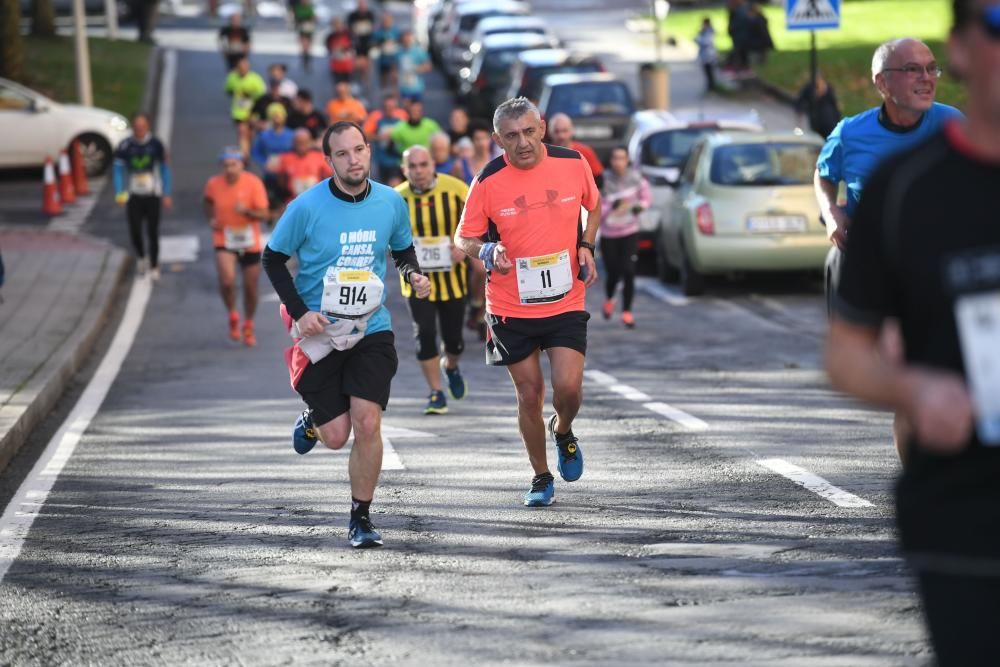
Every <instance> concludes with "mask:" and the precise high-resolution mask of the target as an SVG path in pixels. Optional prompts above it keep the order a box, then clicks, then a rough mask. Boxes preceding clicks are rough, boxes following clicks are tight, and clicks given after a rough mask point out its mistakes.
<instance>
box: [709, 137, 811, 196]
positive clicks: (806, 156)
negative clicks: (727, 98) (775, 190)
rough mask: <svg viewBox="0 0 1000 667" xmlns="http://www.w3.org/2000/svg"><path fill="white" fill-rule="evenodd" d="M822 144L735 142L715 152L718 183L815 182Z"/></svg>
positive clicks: (714, 171) (713, 174)
mask: <svg viewBox="0 0 1000 667" xmlns="http://www.w3.org/2000/svg"><path fill="white" fill-rule="evenodd" d="M818 157H819V146H814V145H811V144H802V143H791V142H789V143H767V144H732V145H729V146H720V147H718V148H716V149H715V152H714V153H713V154H712V168H711V171H710V176H709V177H710V178H711V181H712V183H715V184H716V185H736V186H742V185H749V186H753V185H806V184H808V183H812V180H813V171H814V170H815V168H816V159H817V158H818Z"/></svg>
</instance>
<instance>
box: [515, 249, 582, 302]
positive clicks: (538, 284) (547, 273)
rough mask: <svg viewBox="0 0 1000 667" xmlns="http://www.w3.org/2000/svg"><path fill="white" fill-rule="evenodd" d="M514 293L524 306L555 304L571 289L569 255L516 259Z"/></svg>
mask: <svg viewBox="0 0 1000 667" xmlns="http://www.w3.org/2000/svg"><path fill="white" fill-rule="evenodd" d="M515 267H516V268H517V293H518V296H519V297H520V298H521V303H522V304H525V305H531V304H538V303H551V302H553V301H559V300H560V299H562V298H563V297H564V296H566V294H567V293H568V292H569V291H570V290H571V289H572V288H573V269H572V265H571V264H570V258H569V251H568V250H563V251H561V252H557V253H553V254H551V255H541V256H539V257H523V258H518V259H517V260H516V262H515Z"/></svg>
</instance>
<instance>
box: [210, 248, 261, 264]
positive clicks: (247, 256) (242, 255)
mask: <svg viewBox="0 0 1000 667" xmlns="http://www.w3.org/2000/svg"><path fill="white" fill-rule="evenodd" d="M215 252H229V253H232V254H234V255H236V263H237V264H239V265H240V266H241V267H243V268H244V269H245V268H247V267H248V266H256V265H257V264H260V256H261V253H259V252H243V251H241V250H230V249H229V248H219V247H217V248H216V249H215Z"/></svg>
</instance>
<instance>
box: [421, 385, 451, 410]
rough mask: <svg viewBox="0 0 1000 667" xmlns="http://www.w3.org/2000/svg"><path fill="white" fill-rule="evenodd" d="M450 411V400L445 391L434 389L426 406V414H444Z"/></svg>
mask: <svg viewBox="0 0 1000 667" xmlns="http://www.w3.org/2000/svg"><path fill="white" fill-rule="evenodd" d="M446 412H448V401H446V400H445V398H444V392H443V391H440V390H438V391H432V392H431V395H430V396H429V397H428V398H427V407H426V408H424V414H425V415H443V414H445V413H446Z"/></svg>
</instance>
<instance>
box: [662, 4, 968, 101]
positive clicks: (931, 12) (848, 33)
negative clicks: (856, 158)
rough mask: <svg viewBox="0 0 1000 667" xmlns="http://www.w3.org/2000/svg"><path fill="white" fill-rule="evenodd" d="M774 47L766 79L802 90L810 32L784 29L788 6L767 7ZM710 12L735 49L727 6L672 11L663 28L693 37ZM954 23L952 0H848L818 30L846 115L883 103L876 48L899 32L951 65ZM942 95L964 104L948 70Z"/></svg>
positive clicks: (822, 59) (822, 56)
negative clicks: (874, 73) (875, 76)
mask: <svg viewBox="0 0 1000 667" xmlns="http://www.w3.org/2000/svg"><path fill="white" fill-rule="evenodd" d="M764 13H765V15H766V16H767V20H768V26H769V28H770V30H771V36H772V38H773V39H774V44H775V51H773V52H771V53H770V54H769V56H768V62H767V64H765V65H762V66H760V67H758V69H757V73H758V75H759V76H760V78H761V79H763V80H765V81H768V82H770V83H772V84H774V85H776V86H777V87H779V88H781V89H783V90H786V91H788V92H789V93H793V94H795V93H797V92H798V90H799V89H800V88H801V87H802V85H803V84H804V83H805V82H806V81H807V80H808V78H809V32H808V31H788V30H786V29H785V11H784V7H783V6H768V7H765V9H764ZM706 16H707V17H708V18H710V19H711V20H712V25H713V26H714V27H715V31H716V46H717V48H718V49H719V52H720V53H724V52H726V51H728V50H729V49H730V48H732V42H731V41H730V39H729V35H728V34H727V32H726V29H727V23H728V17H727V13H726V10H725V8H724V7H717V8H712V9H706V10H678V11H676V12H671V13H670V15H669V16H668V17H667V20H666V23H665V24H664V32H665V33H666V34H668V35H671V36H673V37H674V38H676V39H678V40H691V39H692V38H693V37H694V35H695V34H697V32H698V30H699V29H700V28H701V21H702V19H703V18H705V17H706ZM950 22H951V10H950V3H949V0H845V1H844V3H843V8H842V14H841V27H840V29H839V30H824V31H819V32H817V33H816V43H817V47H818V53H819V67H820V70H821V71H822V72H823V73H824V75H825V76H826V78H827V80H829V81H830V82H831V83H832V84H833V87H834V90H835V91H836V93H837V97H838V99H839V100H840V104H841V109H842V111H843V112H844V114H845V115H851V114H855V113H858V112H859V111H862V110H864V109H867V108H869V107H872V106H874V105H876V104H878V103H879V101H880V98H879V96H878V93H877V92H876V90H875V87H874V85H873V84H872V82H871V59H872V53H874V51H875V47H876V46H878V45H879V44H881V43H882V42H884V41H886V40H888V39H892V38H894V37H916V38H918V39H922V40H924V41H925V42H927V44H928V45H929V46H930V47H931V49H932V50H933V51H934V54H935V55H936V56H937V58H938V62H939V63H941V64H942V67H943V68H945V69H947V63H946V53H945V48H944V40H945V39H946V37H947V33H948V27H949V25H950ZM937 99H938V101H940V102H944V103H946V104H952V105H954V106H958V107H962V106H963V105H964V103H965V95H964V92H963V91H962V89H961V86H960V85H959V84H958V83H957V82H956V81H954V80H951V79H948V77H947V75H945V76H944V77H943V78H942V79H941V81H940V82H939V85H938V95H937Z"/></svg>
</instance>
